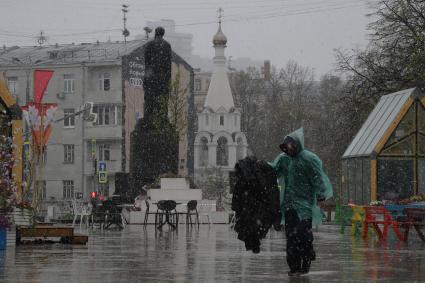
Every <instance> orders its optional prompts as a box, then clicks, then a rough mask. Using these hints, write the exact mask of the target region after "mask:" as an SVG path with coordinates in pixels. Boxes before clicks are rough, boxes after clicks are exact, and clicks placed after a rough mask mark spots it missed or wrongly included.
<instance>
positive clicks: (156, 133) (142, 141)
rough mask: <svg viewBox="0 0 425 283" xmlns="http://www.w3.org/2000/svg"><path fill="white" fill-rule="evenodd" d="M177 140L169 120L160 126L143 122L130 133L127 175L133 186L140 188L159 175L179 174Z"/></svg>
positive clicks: (135, 188)
mask: <svg viewBox="0 0 425 283" xmlns="http://www.w3.org/2000/svg"><path fill="white" fill-rule="evenodd" d="M178 146H179V140H178V136H177V134H176V131H175V130H174V128H173V127H172V125H171V124H170V123H169V122H168V121H163V122H162V123H161V127H158V126H156V127H155V126H154V124H152V123H150V122H147V121H146V120H145V119H142V120H140V121H139V122H138V124H137V126H136V129H135V130H134V131H133V133H132V134H131V161H130V172H131V180H132V187H133V189H134V190H138V189H141V188H142V187H143V185H145V184H150V183H152V182H153V181H154V180H155V179H156V178H157V177H158V176H159V175H160V174H163V173H174V174H177V172H178Z"/></svg>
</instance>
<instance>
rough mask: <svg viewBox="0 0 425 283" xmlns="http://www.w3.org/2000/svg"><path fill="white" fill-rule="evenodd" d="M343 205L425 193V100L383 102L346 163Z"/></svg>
mask: <svg viewBox="0 0 425 283" xmlns="http://www.w3.org/2000/svg"><path fill="white" fill-rule="evenodd" d="M342 159H343V160H342V174H343V178H342V180H343V182H342V195H343V199H344V200H346V201H348V200H352V201H353V202H355V203H356V204H368V203H369V202H370V201H375V200H392V199H404V198H408V197H410V196H412V195H416V194H420V193H422V194H423V193H425V96H424V94H423V93H422V92H421V91H420V90H419V89H417V88H411V89H407V90H403V91H399V92H395V93H391V94H388V95H385V96H383V97H382V98H381V99H380V101H379V102H378V104H377V105H376V106H375V108H374V110H373V111H372V113H371V114H370V115H369V117H368V119H367V120H366V122H365V123H364V124H363V126H362V127H361V129H360V130H359V132H358V133H357V135H356V137H355V138H354V139H353V141H352V142H351V144H350V146H349V147H348V148H347V150H346V151H345V153H344V155H343V157H342Z"/></svg>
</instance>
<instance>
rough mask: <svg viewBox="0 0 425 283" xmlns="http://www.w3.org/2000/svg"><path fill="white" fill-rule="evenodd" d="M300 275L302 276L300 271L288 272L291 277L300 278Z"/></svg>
mask: <svg viewBox="0 0 425 283" xmlns="http://www.w3.org/2000/svg"><path fill="white" fill-rule="evenodd" d="M300 275H301V273H300V272H299V271H288V276H289V277H293V276H300Z"/></svg>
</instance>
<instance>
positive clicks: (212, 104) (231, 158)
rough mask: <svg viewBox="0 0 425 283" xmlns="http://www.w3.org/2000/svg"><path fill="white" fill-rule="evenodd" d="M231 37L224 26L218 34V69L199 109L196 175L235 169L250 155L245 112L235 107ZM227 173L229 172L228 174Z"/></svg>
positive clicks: (200, 175)
mask: <svg viewBox="0 0 425 283" xmlns="http://www.w3.org/2000/svg"><path fill="white" fill-rule="evenodd" d="M226 43H227V38H226V36H225V35H224V33H223V32H222V30H221V20H220V21H219V26H218V31H217V33H216V34H215V35H214V38H213V44H214V49H215V57H214V70H213V73H212V77H211V82H210V85H209V88H208V92H207V97H206V99H205V104H204V107H203V110H202V111H201V112H200V113H198V131H197V133H196V137H195V144H194V145H195V149H194V155H195V156H194V158H195V160H194V161H195V162H194V163H195V164H194V165H195V178H199V177H202V176H203V175H204V172H205V170H206V169H208V168H216V167H219V168H221V169H222V170H223V171H224V172H228V171H230V170H233V168H234V166H235V164H236V162H237V161H238V160H240V159H243V158H245V157H246V155H247V148H248V143H247V139H246V136H245V134H244V133H242V132H241V112H240V111H239V109H237V108H235V105H234V103H233V95H232V91H231V89H230V84H229V79H228V76H227V67H226V57H225V54H224V49H225V48H226ZM225 175H227V174H225Z"/></svg>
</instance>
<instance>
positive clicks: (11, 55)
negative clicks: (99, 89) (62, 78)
mask: <svg viewBox="0 0 425 283" xmlns="http://www.w3.org/2000/svg"><path fill="white" fill-rule="evenodd" d="M145 43H146V40H133V41H127V43H124V42H96V43H81V44H79V45H76V44H64V45H57V44H56V45H45V46H41V47H40V46H26V47H17V46H14V47H11V48H8V49H5V50H3V51H0V66H2V67H3V66H17V65H19V64H20V63H19V61H20V62H22V63H24V64H28V63H34V62H37V61H40V63H41V64H43V65H49V64H55V65H57V64H70V63H82V62H93V63H96V62H105V61H114V60H117V59H119V58H121V57H122V56H124V55H127V54H130V53H131V52H133V51H134V50H136V49H137V48H139V47H141V46H143V45H144V44H145ZM16 59H19V60H16ZM29 60H30V61H29Z"/></svg>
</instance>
